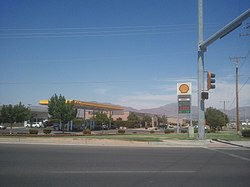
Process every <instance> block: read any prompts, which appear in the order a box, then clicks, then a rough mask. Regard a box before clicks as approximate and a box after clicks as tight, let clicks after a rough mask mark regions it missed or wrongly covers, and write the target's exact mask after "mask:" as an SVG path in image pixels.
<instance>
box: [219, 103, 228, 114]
mask: <svg viewBox="0 0 250 187" xmlns="http://www.w3.org/2000/svg"><path fill="white" fill-rule="evenodd" d="M220 102H222V103H223V111H224V113H225V114H226V103H228V102H229V101H220Z"/></svg>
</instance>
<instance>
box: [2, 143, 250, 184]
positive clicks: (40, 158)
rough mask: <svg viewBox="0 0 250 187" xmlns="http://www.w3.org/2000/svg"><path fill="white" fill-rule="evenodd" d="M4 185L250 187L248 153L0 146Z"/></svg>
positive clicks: (239, 149)
mask: <svg viewBox="0 0 250 187" xmlns="http://www.w3.org/2000/svg"><path fill="white" fill-rule="evenodd" d="M0 158H1V159H0V186H8V187H9V186H10V187H11V186H25V187H29V186H32V187H34V186H42V187H44V186H46V187H48V186H60V187H63V186H70V187H72V186H73V187H76V186H84V187H88V186H89V187H95V186H101V187H112V186H113V187H125V186H126V187H129V186H138V187H147V186H150V187H153V186H154V187H155V186H192V187H194V186H195V187H197V186H203V187H205V186H213V187H216V186H227V187H230V186H234V187H235V186H237V187H239V186H250V178H249V176H250V150H249V149H242V148H234V149H205V148H129V147H120V148H119V147H90V146H79V145H71V146H69V145H22V144H0Z"/></svg>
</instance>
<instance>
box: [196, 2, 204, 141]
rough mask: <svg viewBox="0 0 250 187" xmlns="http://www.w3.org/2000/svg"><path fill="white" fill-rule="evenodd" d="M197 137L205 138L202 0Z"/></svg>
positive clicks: (199, 10) (199, 22) (200, 5)
mask: <svg viewBox="0 0 250 187" xmlns="http://www.w3.org/2000/svg"><path fill="white" fill-rule="evenodd" d="M198 42H199V43H198V93H197V94H198V97H197V98H198V127H199V128H198V139H204V138H205V101H204V99H201V92H202V90H204V52H205V50H204V49H202V48H200V47H199V46H200V44H202V42H203V0H199V1H198Z"/></svg>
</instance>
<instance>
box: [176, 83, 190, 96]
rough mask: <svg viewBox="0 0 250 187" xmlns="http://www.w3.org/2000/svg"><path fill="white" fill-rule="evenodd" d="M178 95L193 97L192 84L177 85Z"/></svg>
mask: <svg viewBox="0 0 250 187" xmlns="http://www.w3.org/2000/svg"><path fill="white" fill-rule="evenodd" d="M177 95H191V83H190V82H189V83H177Z"/></svg>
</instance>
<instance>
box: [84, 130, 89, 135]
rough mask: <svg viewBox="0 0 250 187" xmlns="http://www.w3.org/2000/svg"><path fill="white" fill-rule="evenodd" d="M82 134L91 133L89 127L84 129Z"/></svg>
mask: <svg viewBox="0 0 250 187" xmlns="http://www.w3.org/2000/svg"><path fill="white" fill-rule="evenodd" d="M83 134H84V135H89V134H91V130H90V129H84V130H83Z"/></svg>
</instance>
